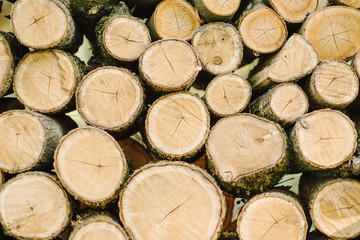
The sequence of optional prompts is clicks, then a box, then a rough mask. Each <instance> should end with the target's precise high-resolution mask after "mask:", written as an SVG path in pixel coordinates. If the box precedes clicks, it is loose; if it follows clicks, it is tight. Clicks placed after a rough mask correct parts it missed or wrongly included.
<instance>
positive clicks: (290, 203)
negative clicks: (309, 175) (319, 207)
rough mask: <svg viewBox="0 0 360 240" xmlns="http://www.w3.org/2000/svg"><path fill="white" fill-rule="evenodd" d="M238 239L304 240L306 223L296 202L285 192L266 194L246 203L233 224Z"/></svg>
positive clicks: (299, 205) (302, 211)
mask: <svg viewBox="0 0 360 240" xmlns="http://www.w3.org/2000/svg"><path fill="white" fill-rule="evenodd" d="M236 230H237V232H238V234H239V237H240V239H247V240H274V239H276V240H287V239H289V237H290V239H294V240H305V239H306V234H307V230H308V223H307V220H306V216H305V213H304V210H303V208H302V206H301V204H300V202H299V201H298V200H297V199H296V198H294V197H293V196H291V195H290V194H289V193H287V192H276V191H272V192H267V193H262V194H259V195H256V196H255V197H253V198H251V199H250V200H249V201H248V202H246V204H245V206H244V207H243V208H242V211H241V213H240V216H239V218H238V220H237V229H236Z"/></svg>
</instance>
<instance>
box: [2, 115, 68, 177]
mask: <svg viewBox="0 0 360 240" xmlns="http://www.w3.org/2000/svg"><path fill="white" fill-rule="evenodd" d="M66 132H67V129H65V128H63V126H62V125H61V124H60V122H58V121H56V120H55V119H53V118H51V117H48V116H45V115H42V114H40V113H36V112H30V111H26V110H11V111H7V112H4V113H3V114H1V115H0V169H1V170H2V171H4V172H7V173H19V172H24V171H27V170H30V169H33V170H34V169H35V170H46V169H49V168H51V166H52V163H53V155H54V151H55V148H56V146H57V144H58V142H59V140H60V138H61V137H62V136H63V135H64V134H65V133H66Z"/></svg>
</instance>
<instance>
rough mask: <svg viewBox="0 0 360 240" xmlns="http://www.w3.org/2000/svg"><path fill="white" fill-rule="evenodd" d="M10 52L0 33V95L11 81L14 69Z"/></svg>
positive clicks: (3, 93) (0, 95)
mask: <svg viewBox="0 0 360 240" xmlns="http://www.w3.org/2000/svg"><path fill="white" fill-rule="evenodd" d="M12 62H13V60H12V54H11V51H10V47H9V44H8V42H7V41H6V39H5V38H4V36H2V35H0V97H2V96H3V95H5V93H6V91H7V90H8V89H9V88H10V86H11V83H12V75H13V74H14V69H13V66H12Z"/></svg>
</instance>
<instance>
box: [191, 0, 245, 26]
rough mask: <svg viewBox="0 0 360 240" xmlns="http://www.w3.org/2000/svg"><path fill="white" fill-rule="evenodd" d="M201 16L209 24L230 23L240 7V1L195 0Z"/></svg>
mask: <svg viewBox="0 0 360 240" xmlns="http://www.w3.org/2000/svg"><path fill="white" fill-rule="evenodd" d="M194 2H195V6H196V8H197V9H199V12H200V14H201V15H202V16H203V17H204V18H205V20H206V21H208V22H214V21H230V20H231V17H232V16H233V15H234V14H235V12H236V10H238V8H239V6H240V2H241V1H240V0H194Z"/></svg>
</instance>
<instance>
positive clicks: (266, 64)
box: [248, 34, 319, 92]
mask: <svg viewBox="0 0 360 240" xmlns="http://www.w3.org/2000/svg"><path fill="white" fill-rule="evenodd" d="M318 63H319V59H318V55H317V53H316V51H315V49H314V48H313V47H312V45H311V44H310V43H309V42H308V41H307V40H305V38H304V37H302V36H300V35H298V34H293V35H292V36H291V37H290V38H289V39H288V40H287V42H286V43H285V45H284V46H283V48H282V49H281V50H280V51H279V52H278V53H276V54H274V55H272V56H270V57H268V58H265V59H263V60H262V62H260V64H259V65H258V66H257V67H256V68H255V69H254V70H253V71H252V72H251V75H250V77H249V79H248V81H249V82H250V84H251V86H252V87H253V89H254V90H255V91H258V92H265V91H266V90H268V89H269V88H271V87H272V86H274V85H276V84H279V83H284V82H291V81H297V80H299V79H301V78H303V77H305V76H307V75H308V74H310V73H311V72H312V71H313V70H314V68H315V67H316V66H317V65H318Z"/></svg>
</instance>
